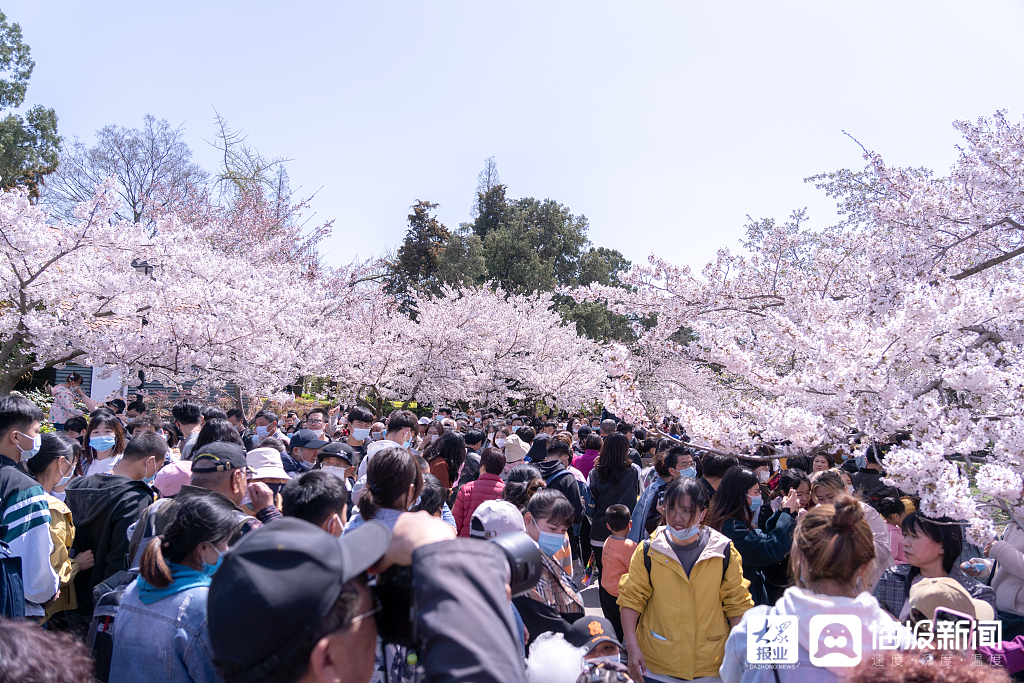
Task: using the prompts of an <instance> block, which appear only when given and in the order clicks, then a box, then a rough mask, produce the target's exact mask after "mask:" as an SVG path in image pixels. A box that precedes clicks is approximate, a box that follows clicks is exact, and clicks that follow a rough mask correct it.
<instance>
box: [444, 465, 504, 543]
mask: <svg viewBox="0 0 1024 683" xmlns="http://www.w3.org/2000/svg"><path fill="white" fill-rule="evenodd" d="M504 490H505V482H503V481H502V480H501V476H499V475H497V474H488V473H487V472H481V473H480V478H479V479H476V480H474V481H471V482H469V483H467V484H464V485H463V487H462V488H461V489H459V495H458V496H457V497H456V498H455V508H454V509H453V510H452V514H453V515H454V516H455V525H456V528H458V530H459V536H464V537H467V538H468V537H469V525H470V523H471V522H472V521H473V513H474V512H476V509H477V508H478V507H480V504H481V503H484V502H486V501H488V500H501V494H502V492H503V491H504Z"/></svg>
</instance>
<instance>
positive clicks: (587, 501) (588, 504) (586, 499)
mask: <svg viewBox="0 0 1024 683" xmlns="http://www.w3.org/2000/svg"><path fill="white" fill-rule="evenodd" d="M563 474H568V475H569V476H570V477H572V478H573V481H575V482H576V485H577V486H579V489H580V498H581V499H582V501H583V514H584V515H586V517H587V519H593V518H594V512H595V511H596V509H597V508H596V503H595V501H594V497H593V496H592V495H591V493H590V487H589V486H587V484H586V482H583V481H578V480H577V479H576V476H575V475H574V474H573V473H572V472H570V471H569V470H558V471H557V472H555V473H554V474H552V475H550V476H549V477H548V478H547V479H545V480H544V485H545V486H547V487H548V488H551V483H552V482H554V481H557V480H558V477H559V476H560V475H563Z"/></svg>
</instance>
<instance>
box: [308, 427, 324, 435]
mask: <svg viewBox="0 0 1024 683" xmlns="http://www.w3.org/2000/svg"><path fill="white" fill-rule="evenodd" d="M310 431H312V432H313V433H314V434H316V435H317V436H319V437H322V436H323V435H324V430H322V429H312V430H310Z"/></svg>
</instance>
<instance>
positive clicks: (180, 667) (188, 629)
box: [109, 496, 237, 683]
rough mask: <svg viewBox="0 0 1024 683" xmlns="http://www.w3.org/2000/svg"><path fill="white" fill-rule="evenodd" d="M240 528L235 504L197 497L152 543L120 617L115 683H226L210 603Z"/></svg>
mask: <svg viewBox="0 0 1024 683" xmlns="http://www.w3.org/2000/svg"><path fill="white" fill-rule="evenodd" d="M236 524H237V522H236V521H235V515H234V512H233V510H232V507H231V504H230V503H229V502H228V501H226V500H222V499H220V498H216V497H213V496H193V497H191V498H188V499H186V500H185V501H184V502H183V503H182V504H181V507H179V508H178V512H177V514H176V515H175V517H174V519H173V520H172V521H171V523H170V524H168V525H167V528H166V529H165V530H164V533H163V535H161V536H157V537H156V538H154V539H152V540H151V541H150V542H149V545H147V546H146V549H145V550H144V551H143V553H142V561H141V563H140V564H139V577H138V578H137V579H136V580H135V581H133V582H132V583H131V584H130V585H129V586H128V589H127V590H126V591H125V593H124V596H123V597H122V598H121V605H120V606H119V607H118V610H117V620H116V621H115V622H114V650H113V653H112V654H111V660H110V662H111V663H110V678H109V681H110V683H136V682H137V681H158V680H159V681H168V683H193V682H195V683H199V682H206V681H210V682H219V681H221V680H223V679H222V678H221V676H220V673H219V672H218V670H217V667H216V666H215V665H214V663H213V647H212V646H211V645H210V634H209V630H208V628H207V622H206V595H207V593H208V592H209V587H210V579H211V577H212V576H213V574H214V572H216V571H217V569H218V568H219V567H220V564H221V561H222V560H223V558H224V553H225V552H226V551H227V549H228V539H229V538H230V537H231V533H232V532H233V531H234V529H235V525H236Z"/></svg>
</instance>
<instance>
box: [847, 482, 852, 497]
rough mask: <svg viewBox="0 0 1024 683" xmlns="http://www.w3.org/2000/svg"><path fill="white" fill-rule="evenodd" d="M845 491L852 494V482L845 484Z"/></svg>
mask: <svg viewBox="0 0 1024 683" xmlns="http://www.w3.org/2000/svg"><path fill="white" fill-rule="evenodd" d="M846 492H847V493H849V494H850V495H851V496H852V495H853V484H849V485H847V487H846Z"/></svg>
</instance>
